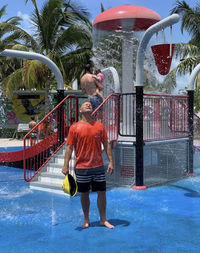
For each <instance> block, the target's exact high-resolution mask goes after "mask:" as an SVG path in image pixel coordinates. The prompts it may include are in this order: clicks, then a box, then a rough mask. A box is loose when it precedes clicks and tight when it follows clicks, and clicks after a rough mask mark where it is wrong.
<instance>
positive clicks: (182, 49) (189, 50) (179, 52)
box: [174, 43, 199, 59]
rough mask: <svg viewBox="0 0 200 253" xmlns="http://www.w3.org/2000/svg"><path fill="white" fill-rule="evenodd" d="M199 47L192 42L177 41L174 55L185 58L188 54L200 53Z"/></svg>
mask: <svg viewBox="0 0 200 253" xmlns="http://www.w3.org/2000/svg"><path fill="white" fill-rule="evenodd" d="M198 54H199V47H198V46H196V45H193V44H192V43H177V44H176V45H175V49H174V57H175V58H179V57H180V58H181V59H184V58H186V57H188V56H192V55H198Z"/></svg>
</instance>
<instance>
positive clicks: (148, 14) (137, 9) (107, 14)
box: [93, 5, 161, 31]
mask: <svg viewBox="0 0 200 253" xmlns="http://www.w3.org/2000/svg"><path fill="white" fill-rule="evenodd" d="M129 18H130V19H134V24H133V31H144V30H146V29H148V28H149V27H150V26H151V25H153V24H155V23H156V22H158V21H160V20H161V17H160V15H158V14H157V13H156V12H155V11H152V10H150V9H147V8H145V7H141V6H136V5H122V6H117V7H113V8H111V9H108V10H106V11H104V12H102V13H101V14H100V15H99V16H97V17H96V18H95V20H94V22H93V25H94V27H95V28H97V29H100V30H106V31H115V30H122V24H121V21H122V20H123V19H129Z"/></svg>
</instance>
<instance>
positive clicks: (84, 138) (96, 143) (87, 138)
mask: <svg viewBox="0 0 200 253" xmlns="http://www.w3.org/2000/svg"><path fill="white" fill-rule="evenodd" d="M107 140H108V137H107V134H106V131H105V128H104V126H103V124H101V123H100V122H97V121H92V122H90V123H87V122H83V121H79V122H77V123H75V124H73V125H72V126H71V127H70V129H69V134H68V137H67V141H66V142H67V144H68V145H71V146H74V148H75V155H76V164H75V168H77V169H90V168H96V167H99V166H102V165H103V159H102V155H101V153H102V151H101V143H102V142H105V141H107Z"/></svg>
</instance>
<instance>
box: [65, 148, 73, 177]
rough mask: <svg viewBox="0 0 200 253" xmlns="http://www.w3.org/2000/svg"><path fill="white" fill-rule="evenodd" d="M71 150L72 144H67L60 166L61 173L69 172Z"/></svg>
mask: <svg viewBox="0 0 200 253" xmlns="http://www.w3.org/2000/svg"><path fill="white" fill-rule="evenodd" d="M72 152H73V146H71V145H67V148H66V151H65V159H64V166H63V168H62V173H63V174H64V175H67V174H69V161H70V159H71V156H72Z"/></svg>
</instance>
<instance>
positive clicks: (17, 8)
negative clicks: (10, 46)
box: [0, 0, 197, 43]
mask: <svg viewBox="0 0 200 253" xmlns="http://www.w3.org/2000/svg"><path fill="white" fill-rule="evenodd" d="M75 1H76V3H78V4H81V5H82V6H84V7H85V8H87V9H88V11H89V12H90V13H91V20H94V19H95V17H96V16H98V15H99V14H100V4H101V3H102V4H103V6H104V8H105V9H109V8H112V7H115V6H119V5H125V4H132V5H140V6H143V7H146V8H149V9H152V10H154V11H155V12H157V13H158V14H159V15H160V16H161V17H162V18H165V17H167V16H169V14H170V10H171V9H172V8H173V7H174V5H175V2H176V0H166V1H162V0H140V1H139V0H79V1H78V0H75ZM44 2H45V1H43V0H37V3H38V6H41V5H42V4H43V3H44ZM186 2H188V4H189V5H190V6H191V7H194V6H195V4H196V2H197V0H186ZM0 3H1V5H0V7H2V6H3V5H5V4H8V7H7V16H6V18H8V17H11V16H20V17H22V18H23V20H24V21H23V23H22V27H23V28H25V29H27V30H29V29H30V23H29V16H30V15H31V13H32V11H33V5H32V3H31V0H29V2H28V4H26V5H25V0H15V1H14V0H1V2H0ZM188 40H189V36H188V34H187V33H186V32H184V34H181V31H180V22H179V23H178V24H175V25H174V26H173V42H174V43H178V42H188Z"/></svg>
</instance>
